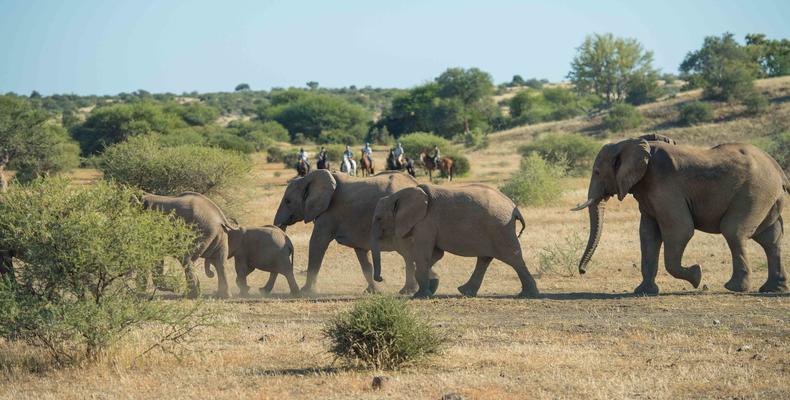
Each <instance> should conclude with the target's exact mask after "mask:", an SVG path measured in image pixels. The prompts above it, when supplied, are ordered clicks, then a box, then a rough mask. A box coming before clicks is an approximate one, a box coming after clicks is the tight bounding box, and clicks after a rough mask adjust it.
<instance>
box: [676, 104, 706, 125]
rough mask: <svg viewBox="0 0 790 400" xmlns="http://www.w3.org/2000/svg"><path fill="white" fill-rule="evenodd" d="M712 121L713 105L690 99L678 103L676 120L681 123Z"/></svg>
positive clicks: (691, 123)
mask: <svg viewBox="0 0 790 400" xmlns="http://www.w3.org/2000/svg"><path fill="white" fill-rule="evenodd" d="M710 121H713V107H711V105H710V104H708V103H704V102H701V101H697V100H694V101H690V102H688V103H683V104H681V105H680V117H679V119H678V122H680V123H681V124H683V125H697V124H703V123H706V122H710Z"/></svg>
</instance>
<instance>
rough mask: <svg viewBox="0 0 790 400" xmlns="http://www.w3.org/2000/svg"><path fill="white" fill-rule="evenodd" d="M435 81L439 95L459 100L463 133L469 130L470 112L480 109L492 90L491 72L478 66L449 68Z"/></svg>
mask: <svg viewBox="0 0 790 400" xmlns="http://www.w3.org/2000/svg"><path fill="white" fill-rule="evenodd" d="M436 83H437V84H438V85H439V90H438V94H439V96H441V97H443V98H445V99H448V98H454V99H457V100H458V101H459V102H460V103H459V104H460V106H461V107H460V112H461V114H462V115H461V119H462V120H463V129H464V133H467V132H469V131H470V128H469V119H470V118H471V114H473V113H474V112H475V111H480V110H481V109H482V107H484V106H485V105H484V104H482V103H483V101H484V100H485V99H487V98H488V96H490V95H491V94H492V93H493V92H494V82H493V79H492V78H491V74H489V73H488V72H483V71H481V70H480V69H478V68H470V69H466V70H465V69H463V68H449V69H448V70H447V71H444V72H443V73H442V74H441V75H439V77H437V78H436ZM489 100H490V99H489Z"/></svg>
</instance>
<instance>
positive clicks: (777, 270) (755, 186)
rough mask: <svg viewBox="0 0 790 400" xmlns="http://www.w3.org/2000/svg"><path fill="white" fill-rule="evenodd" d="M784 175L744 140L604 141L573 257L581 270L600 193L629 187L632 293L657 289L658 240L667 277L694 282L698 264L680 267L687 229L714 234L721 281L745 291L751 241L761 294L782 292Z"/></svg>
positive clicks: (591, 246) (594, 236)
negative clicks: (725, 261) (761, 273)
mask: <svg viewBox="0 0 790 400" xmlns="http://www.w3.org/2000/svg"><path fill="white" fill-rule="evenodd" d="M789 187H790V185H789V184H788V180H787V177H786V176H785V174H784V172H783V171H782V169H781V168H780V167H779V165H778V164H777V163H776V161H775V160H774V159H772V158H771V157H770V156H769V155H768V154H766V153H765V152H763V151H762V150H760V149H758V148H756V147H754V146H751V145H748V144H738V143H732V144H722V145H718V146H715V147H713V148H711V149H702V148H696V147H691V146H681V145H676V144H674V141H672V140H671V139H668V138H666V137H661V136H658V135H654V136H646V137H641V138H636V139H629V140H624V141H622V142H619V143H614V144H607V145H606V146H604V147H603V148H602V149H601V151H600V152H599V153H598V156H597V157H596V159H595V163H594V165H593V174H592V178H591V179H590V186H589V189H588V194H587V198H588V200H587V202H585V203H584V204H580V205H579V206H578V207H576V208H575V210H581V209H584V208H585V207H589V213H590V237H589V240H588V242H587V248H586V250H585V251H584V255H583V256H582V258H581V260H580V262H579V272H580V273H584V272H585V269H586V266H587V263H588V262H589V261H590V258H591V257H592V255H593V252H594V251H595V248H596V247H597V245H598V242H599V241H600V237H601V231H602V229H603V210H604V204H605V202H606V200H607V199H609V198H610V197H612V196H615V195H616V196H617V198H618V199H619V200H623V198H625V196H627V195H628V194H629V193H631V194H633V195H634V198H635V199H636V200H637V202H638V203H639V211H640V213H641V221H640V225H639V239H640V242H641V250H642V262H641V263H642V283H641V284H640V285H639V286H638V287H637V288H636V289H635V290H634V292H635V293H637V294H658V292H659V289H658V286H657V285H656V282H655V278H656V273H657V270H658V256H659V250H660V249H661V245H662V244H663V245H664V266H665V267H666V269H667V271H668V272H669V273H670V275H672V276H673V277H675V278H679V279H684V280H686V281H688V282H689V283H691V284H692V285H693V286H694V287H697V286H699V284H700V280H701V278H702V272H701V269H700V267H699V265H696V264H695V265H692V266H691V267H683V266H682V265H681V259H682V257H683V251H684V250H685V248H686V244H687V243H688V241H689V240H690V239H691V237H692V236H693V235H694V230H695V229H697V230H700V231H703V232H707V233H720V234H722V235H723V236H724V238H725V239H726V240H727V244H728V245H729V247H730V251H731V252H732V258H733V271H732V277H731V278H730V280H729V281H728V282H727V283H726V284H725V285H724V286H725V287H726V288H727V289H729V290H732V291H736V292H745V291H748V290H750V279H749V277H750V269H749V266H748V264H747V261H746V256H745V246H746V242H747V241H748V240H749V239H752V240H754V241H755V242H757V243H759V244H760V246H762V248H763V249H764V250H765V254H766V256H767V258H768V280H767V281H766V282H765V284H764V285H762V287H760V291H761V292H786V291H787V279H786V275H785V271H784V269H783V268H782V265H781V259H780V254H781V238H782V217H781V211H782V206H783V203H784V193H785V192H786V191H787V190H788V188H789Z"/></svg>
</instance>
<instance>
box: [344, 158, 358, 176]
mask: <svg viewBox="0 0 790 400" xmlns="http://www.w3.org/2000/svg"><path fill="white" fill-rule="evenodd" d="M349 167H350V168H349ZM340 172H345V173H347V174H349V175H351V176H356V175H357V162H356V161H354V159H353V158H348V157H343V163H342V164H340Z"/></svg>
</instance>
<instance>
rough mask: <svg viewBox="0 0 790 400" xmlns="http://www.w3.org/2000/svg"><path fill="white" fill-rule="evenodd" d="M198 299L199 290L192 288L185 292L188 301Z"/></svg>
mask: <svg viewBox="0 0 790 400" xmlns="http://www.w3.org/2000/svg"><path fill="white" fill-rule="evenodd" d="M198 297H200V288H197V287H193V288H191V289H189V291H188V292H187V298H188V299H197V298H198Z"/></svg>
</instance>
